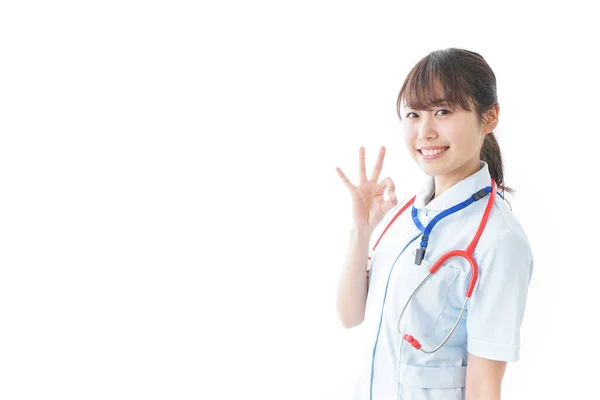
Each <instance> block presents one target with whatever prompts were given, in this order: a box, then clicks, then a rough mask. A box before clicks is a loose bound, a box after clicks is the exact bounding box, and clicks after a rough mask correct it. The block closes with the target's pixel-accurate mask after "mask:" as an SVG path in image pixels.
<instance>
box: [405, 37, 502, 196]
mask: <svg viewBox="0 0 600 400" xmlns="http://www.w3.org/2000/svg"><path fill="white" fill-rule="evenodd" d="M438 88H441V90H442V93H443V97H442V98H437V97H436V89H438ZM403 99H405V100H406V102H405V103H406V105H408V106H409V107H410V108H412V109H415V110H429V109H431V107H434V106H438V105H441V104H442V103H444V102H445V103H447V104H448V105H449V106H454V107H456V106H459V107H460V108H462V109H464V110H467V111H471V105H474V106H475V111H476V112H477V115H478V116H479V120H480V122H482V123H483V122H484V121H485V119H484V114H485V112H486V111H488V110H489V109H490V108H491V107H492V106H494V105H495V104H497V103H498V98H497V94H496V76H495V75H494V72H493V71H492V69H491V68H490V66H489V65H488V63H487V62H486V61H485V59H484V58H483V57H482V56H481V55H479V54H478V53H475V52H472V51H469V50H465V49H459V48H449V49H444V50H437V51H433V52H431V53H429V54H428V55H427V56H425V57H424V58H423V59H421V60H420V61H419V62H418V63H417V64H416V65H415V66H414V67H413V69H412V70H411V71H410V72H409V74H408V76H407V77H406V79H405V80H404V83H403V84H402V88H401V89H400V94H399V95H398V101H397V104H396V107H397V112H398V116H399V117H400V119H401V120H402V115H400V112H401V111H400V107H401V104H402V100H403ZM480 158H481V159H482V160H483V161H485V162H486V163H487V164H488V167H489V171H490V175H491V177H492V179H494V180H495V181H496V183H497V185H498V189H500V190H501V191H502V194H503V195H504V192H509V193H514V189H511V188H509V187H507V186H505V185H504V171H503V164H502V153H501V152H500V146H499V145H498V141H497V140H496V137H495V136H494V132H491V133H488V134H486V135H485V139H484V142H483V145H482V147H481V154H480Z"/></svg>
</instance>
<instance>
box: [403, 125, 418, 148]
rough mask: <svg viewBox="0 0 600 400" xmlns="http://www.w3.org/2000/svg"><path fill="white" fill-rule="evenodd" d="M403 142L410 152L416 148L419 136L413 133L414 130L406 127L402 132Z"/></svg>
mask: <svg viewBox="0 0 600 400" xmlns="http://www.w3.org/2000/svg"><path fill="white" fill-rule="evenodd" d="M401 134H402V140H404V145H405V146H406V148H407V149H408V150H412V149H413V148H414V147H415V140H416V137H417V135H416V134H415V133H414V132H413V130H412V129H409V128H407V127H404V128H403V129H402V130H401Z"/></svg>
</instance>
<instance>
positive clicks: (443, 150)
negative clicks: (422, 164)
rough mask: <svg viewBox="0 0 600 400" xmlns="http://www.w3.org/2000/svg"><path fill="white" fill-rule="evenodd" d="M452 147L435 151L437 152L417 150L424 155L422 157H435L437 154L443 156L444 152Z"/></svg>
mask: <svg viewBox="0 0 600 400" xmlns="http://www.w3.org/2000/svg"><path fill="white" fill-rule="evenodd" d="M449 148H450V147H444V148H441V149H435V150H421V149H417V152H418V153H419V154H420V155H422V156H435V155H437V154H442V153H443V152H445V151H446V150H448V149H449Z"/></svg>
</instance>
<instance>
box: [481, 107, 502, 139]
mask: <svg viewBox="0 0 600 400" xmlns="http://www.w3.org/2000/svg"><path fill="white" fill-rule="evenodd" d="M499 115H500V104H498V103H495V104H494V105H493V106H491V107H490V108H489V109H488V110H487V111H486V112H485V113H484V114H483V119H484V126H485V129H484V133H485V134H488V133H491V132H492V131H493V130H494V129H496V126H498V116H499Z"/></svg>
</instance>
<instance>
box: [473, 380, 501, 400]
mask: <svg viewBox="0 0 600 400" xmlns="http://www.w3.org/2000/svg"><path fill="white" fill-rule="evenodd" d="M465 400H500V385H486V384H478V385H471V386H469V385H467V387H466V388H465Z"/></svg>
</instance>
